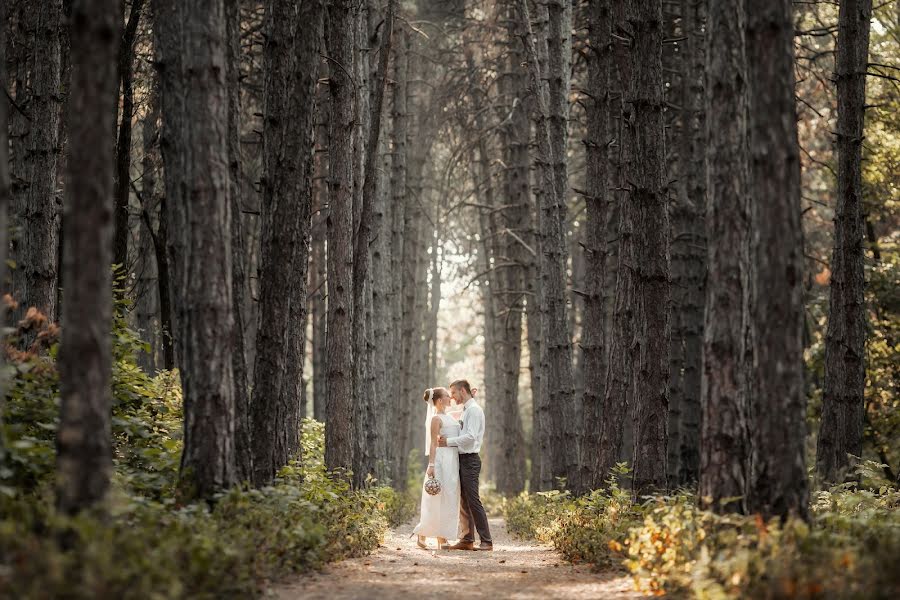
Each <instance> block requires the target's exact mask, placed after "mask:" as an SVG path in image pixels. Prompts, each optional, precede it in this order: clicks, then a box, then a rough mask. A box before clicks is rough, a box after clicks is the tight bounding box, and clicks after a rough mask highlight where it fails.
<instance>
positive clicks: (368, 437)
mask: <svg viewBox="0 0 900 600" xmlns="http://www.w3.org/2000/svg"><path fill="white" fill-rule="evenodd" d="M395 2H396V0H389V2H388V9H387V15H386V16H385V31H384V33H383V38H382V45H381V52H380V55H379V57H378V71H377V75H376V78H375V80H374V82H373V83H374V85H375V90H374V94H373V102H372V106H371V111H372V114H371V119H370V131H369V133H368V139H367V140H366V150H365V155H364V156H365V163H366V164H365V169H364V177H365V179H364V181H363V182H362V207H361V214H360V220H359V228H358V229H357V230H356V238H355V240H356V241H355V244H354V246H353V306H354V307H360V308H362V307H363V306H364V305H365V304H366V303H367V302H370V301H371V298H370V297H369V295H370V294H371V286H370V282H369V277H370V274H369V264H370V261H369V257H370V249H369V246H370V244H371V243H372V241H373V238H374V237H377V236H378V235H379V234H380V231H379V230H378V229H375V228H373V227H372V224H373V221H374V213H375V202H376V197H377V196H378V184H379V177H378V171H377V170H376V168H375V163H376V160H377V159H378V144H379V140H380V139H381V107H382V105H383V102H384V89H385V85H386V82H387V68H388V59H389V58H390V54H391V43H392V41H393V29H394V6H395ZM366 28H368V27H366ZM357 316H362V311H360V312H359V313H358V314H357ZM371 334H372V331H371V329H370V328H368V327H364V323H363V322H359V320H358V322H356V323H355V324H354V327H353V353H354V356H355V357H356V361H357V363H358V364H360V363H362V364H367V365H370V366H371V365H374V363H375V356H374V353H375V350H376V349H375V347H374V345H370V341H371V339H370V338H371ZM355 372H356V375H357V380H356V381H355V385H354V389H355V390H356V392H357V393H356V395H357V397H362V394H363V389H364V387H365V386H364V384H365V382H366V379H365V378H366V377H368V369H362V368H357V369H356V371H355ZM381 409H383V407H381V408H380V409H379V411H378V412H380V410H381ZM375 414H376V413H375V412H374V411H372V412H371V414H370V415H369V416H370V417H371V418H370V419H366V420H365V421H364V422H365V427H364V428H362V431H361V430H360V428H357V431H356V434H357V436H358V439H357V444H356V448H357V455H356V457H355V460H354V464H353V478H354V484H355V485H356V486H357V487H362V486H363V485H364V484H365V481H366V477H367V476H368V475H370V474H372V475H374V471H375V460H376V456H375V450H376V449H377V448H378V445H377V444H378V440H377V439H376V437H375V436H376V435H377V433H378V429H377V427H375V420H374V417H375Z"/></svg>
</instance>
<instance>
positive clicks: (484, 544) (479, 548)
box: [473, 542, 494, 552]
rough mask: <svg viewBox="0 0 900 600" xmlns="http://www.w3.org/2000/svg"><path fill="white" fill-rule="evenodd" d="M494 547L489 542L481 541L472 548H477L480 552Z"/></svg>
mask: <svg viewBox="0 0 900 600" xmlns="http://www.w3.org/2000/svg"><path fill="white" fill-rule="evenodd" d="M493 549H494V545H493V544H491V543H487V544H486V543H484V542H481V543H480V544H479V545H478V547H477V548H473V550H479V551H481V552H490V551H492V550H493Z"/></svg>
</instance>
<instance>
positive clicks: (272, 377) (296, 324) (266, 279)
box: [251, 0, 324, 485]
mask: <svg viewBox="0 0 900 600" xmlns="http://www.w3.org/2000/svg"><path fill="white" fill-rule="evenodd" d="M323 18H324V7H323V3H322V2H320V1H315V2H305V3H303V5H302V6H301V7H300V8H299V9H298V8H297V7H296V5H295V3H294V2H290V1H289V0H273V1H272V2H270V3H269V5H268V6H267V11H266V27H267V30H268V32H269V34H268V36H267V40H266V48H265V59H266V65H267V68H266V100H265V102H266V106H265V122H264V132H263V144H264V157H265V171H264V173H265V174H264V184H263V196H262V254H261V260H260V279H259V285H260V288H259V305H260V306H259V311H260V312H259V327H258V329H257V337H256V365H255V367H254V373H253V377H254V385H253V397H252V402H251V411H252V415H253V416H252V421H253V432H252V445H253V483H254V484H255V485H265V484H267V483H269V482H271V481H272V478H273V477H274V476H275V473H276V472H277V471H278V469H280V468H281V467H282V466H284V465H285V464H287V462H288V460H289V459H290V456H291V453H292V452H293V451H295V450H296V449H297V447H298V446H297V444H298V440H297V438H298V437H299V430H298V421H299V402H300V393H299V392H300V389H299V386H300V383H301V377H302V365H301V364H298V363H300V362H301V361H302V360H303V346H302V343H301V340H303V339H304V335H303V331H302V329H303V327H304V326H305V321H306V319H305V313H306V289H305V288H306V273H307V268H308V264H309V260H308V259H309V256H308V245H309V226H310V211H311V197H310V195H311V186H310V183H311V182H310V176H311V169H312V158H313V139H314V138H313V135H314V132H315V110H314V109H313V106H314V98H315V89H316V79H317V71H316V66H317V61H318V58H317V57H318V52H319V39H320V34H319V31H320V28H321V25H322V22H323ZM296 106H302V107H305V110H302V111H300V112H299V113H298V112H297V111H296V110H295V107H296Z"/></svg>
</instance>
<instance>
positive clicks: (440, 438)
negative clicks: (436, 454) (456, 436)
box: [438, 435, 447, 448]
mask: <svg viewBox="0 0 900 600" xmlns="http://www.w3.org/2000/svg"><path fill="white" fill-rule="evenodd" d="M438 446H440V447H441V448H446V447H447V438H445V437H444V436H442V435H439V436H438Z"/></svg>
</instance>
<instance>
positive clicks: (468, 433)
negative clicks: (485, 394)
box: [447, 398, 484, 454]
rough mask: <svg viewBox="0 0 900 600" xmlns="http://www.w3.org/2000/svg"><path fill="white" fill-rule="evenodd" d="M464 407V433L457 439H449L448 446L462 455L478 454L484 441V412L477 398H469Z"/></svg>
mask: <svg viewBox="0 0 900 600" xmlns="http://www.w3.org/2000/svg"><path fill="white" fill-rule="evenodd" d="M463 406H464V410H463V415H462V422H463V426H462V431H460V432H459V435H458V436H456V437H450V438H447V445H448V446H456V447H457V448H459V453H460V454H478V452H479V451H480V450H481V442H482V440H483V439H484V411H483V410H481V407H480V406H478V403H477V402H475V398H469V399H468V400H467V401H466V403H465V404H464V405H463Z"/></svg>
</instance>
